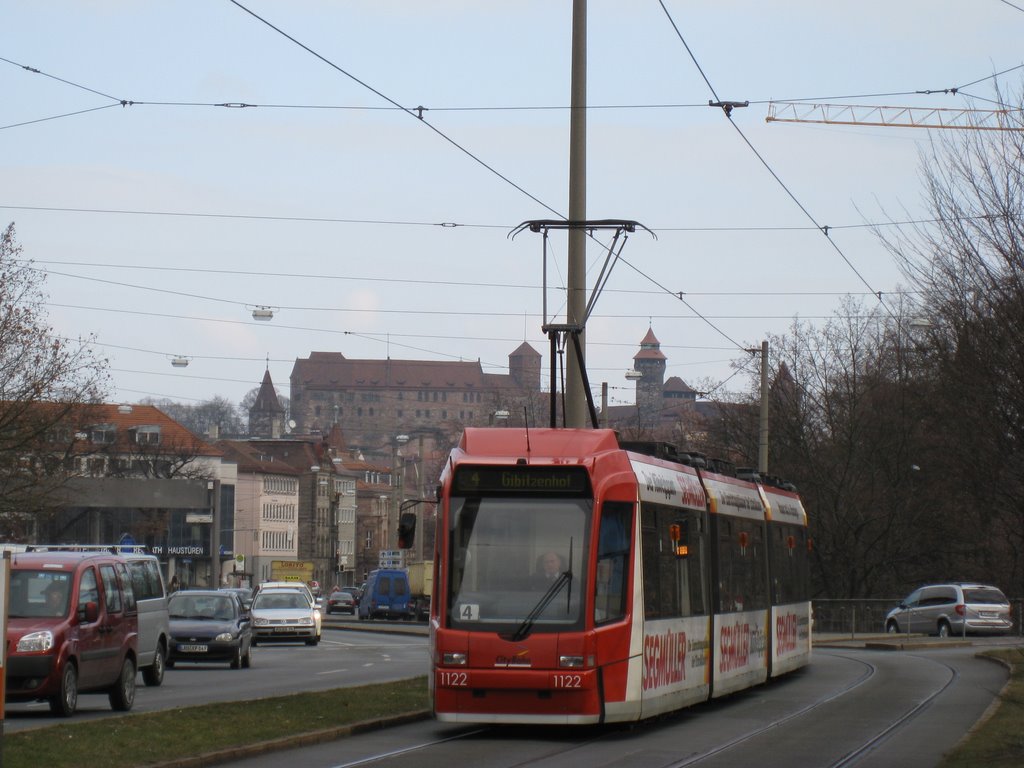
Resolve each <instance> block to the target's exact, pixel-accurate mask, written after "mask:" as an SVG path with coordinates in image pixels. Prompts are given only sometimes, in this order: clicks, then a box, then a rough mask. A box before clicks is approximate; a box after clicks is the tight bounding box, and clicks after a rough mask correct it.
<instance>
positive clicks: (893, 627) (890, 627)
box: [885, 621, 900, 635]
mask: <svg viewBox="0 0 1024 768" xmlns="http://www.w3.org/2000/svg"><path fill="white" fill-rule="evenodd" d="M885 631H886V632H888V633H889V634H890V635H895V634H897V633H899V631H900V626H899V624H897V623H896V622H895V621H890V622H889V623H888V624H886V625H885Z"/></svg>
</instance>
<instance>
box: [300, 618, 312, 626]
mask: <svg viewBox="0 0 1024 768" xmlns="http://www.w3.org/2000/svg"><path fill="white" fill-rule="evenodd" d="M299 623H300V624H302V626H304V627H309V626H312V625H313V624H315V623H316V622H315V621H314V620H313V617H312V616H306V617H305V618H302V619H299Z"/></svg>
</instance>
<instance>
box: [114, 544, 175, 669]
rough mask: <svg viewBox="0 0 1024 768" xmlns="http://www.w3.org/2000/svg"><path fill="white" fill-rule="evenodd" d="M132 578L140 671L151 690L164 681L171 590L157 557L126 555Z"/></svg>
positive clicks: (138, 554) (169, 631)
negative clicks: (168, 588)
mask: <svg viewBox="0 0 1024 768" xmlns="http://www.w3.org/2000/svg"><path fill="white" fill-rule="evenodd" d="M123 557H124V558H125V559H126V560H127V561H128V568H129V570H130V571H131V575H132V591H133V592H135V601H136V603H137V604H138V606H139V671H140V672H142V682H144V683H145V684H146V685H149V686H156V685H160V684H161V683H162V682H163V681H164V670H165V669H166V668H167V646H168V643H169V642H170V637H171V627H170V618H169V616H168V613H167V589H166V588H165V586H164V577H163V574H162V573H161V571H160V563H159V561H158V560H157V559H156V556H155V555H148V554H144V553H141V552H131V553H125V554H124V555H123Z"/></svg>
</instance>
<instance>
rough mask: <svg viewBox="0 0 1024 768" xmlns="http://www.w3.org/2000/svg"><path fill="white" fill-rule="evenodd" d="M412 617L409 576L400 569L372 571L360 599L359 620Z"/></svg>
mask: <svg viewBox="0 0 1024 768" xmlns="http://www.w3.org/2000/svg"><path fill="white" fill-rule="evenodd" d="M411 615H412V606H411V604H410V602H409V575H408V574H407V573H406V572H405V571H403V570H401V569H398V568H378V569H377V570H375V571H370V575H369V576H367V577H366V589H365V590H364V591H363V596H362V597H361V598H360V599H359V618H361V619H375V618H378V617H380V616H383V617H385V618H388V619H396V618H401V619H407V618H409V617H410V616H411Z"/></svg>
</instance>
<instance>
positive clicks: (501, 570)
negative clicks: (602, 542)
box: [447, 496, 592, 633]
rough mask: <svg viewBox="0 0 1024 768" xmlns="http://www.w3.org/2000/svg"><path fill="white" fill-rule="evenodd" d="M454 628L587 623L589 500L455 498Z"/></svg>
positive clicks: (513, 629) (519, 629)
mask: <svg viewBox="0 0 1024 768" xmlns="http://www.w3.org/2000/svg"><path fill="white" fill-rule="evenodd" d="M451 508H452V515H451V528H450V530H449V537H450V548H451V561H452V572H451V579H450V580H449V592H448V595H447V600H448V609H449V621H450V623H451V626H453V627H458V628H462V629H485V628H486V629H487V630H489V631H499V632H502V631H504V632H507V633H523V632H528V631H545V630H549V631H561V630H565V629H567V628H570V627H573V626H577V625H579V624H580V622H581V620H582V611H581V601H582V585H583V584H584V583H585V582H586V573H585V572H584V566H583V563H585V562H586V552H585V547H586V545H585V542H586V541H587V539H588V536H587V531H588V529H589V526H590V520H591V508H592V502H591V501H590V500H589V499H581V498H575V499H566V498H551V499H547V498H538V497H536V496H534V497H531V498H530V503H529V504H527V505H524V504H523V502H522V500H521V499H518V498H504V497H470V498H458V497H453V498H452V506H451Z"/></svg>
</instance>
